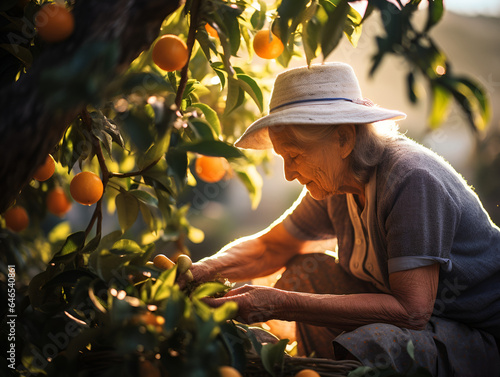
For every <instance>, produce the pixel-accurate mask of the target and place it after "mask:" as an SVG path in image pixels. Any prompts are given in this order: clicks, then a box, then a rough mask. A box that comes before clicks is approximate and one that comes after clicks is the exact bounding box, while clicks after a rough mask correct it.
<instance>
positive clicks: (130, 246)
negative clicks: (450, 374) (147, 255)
mask: <svg viewBox="0 0 500 377" xmlns="http://www.w3.org/2000/svg"><path fill="white" fill-rule="evenodd" d="M109 251H110V252H111V253H113V254H117V255H125V254H142V249H141V247H140V246H139V245H138V244H137V242H135V241H133V240H128V239H121V240H118V241H116V242H115V243H114V244H113V246H112V247H111V249H110V250H109Z"/></svg>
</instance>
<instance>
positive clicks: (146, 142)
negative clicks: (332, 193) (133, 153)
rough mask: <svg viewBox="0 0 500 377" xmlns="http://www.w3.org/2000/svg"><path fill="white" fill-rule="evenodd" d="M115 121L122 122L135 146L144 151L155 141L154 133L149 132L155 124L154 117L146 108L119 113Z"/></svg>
mask: <svg viewBox="0 0 500 377" xmlns="http://www.w3.org/2000/svg"><path fill="white" fill-rule="evenodd" d="M115 121H116V122H117V123H118V124H120V125H121V126H122V127H123V128H122V129H123V130H124V131H125V133H126V134H127V135H128V136H129V139H130V141H131V142H132V144H133V146H135V147H136V148H137V149H139V151H141V152H144V151H146V150H147V149H148V148H150V146H151V144H152V143H153V142H154V137H153V135H152V134H151V133H150V132H149V127H150V126H152V125H153V123H154V121H153V119H152V118H151V117H150V116H148V115H147V114H146V112H145V111H144V110H142V111H140V109H138V108H135V109H134V110H131V111H127V112H124V113H119V114H118V116H117V117H116V118H115Z"/></svg>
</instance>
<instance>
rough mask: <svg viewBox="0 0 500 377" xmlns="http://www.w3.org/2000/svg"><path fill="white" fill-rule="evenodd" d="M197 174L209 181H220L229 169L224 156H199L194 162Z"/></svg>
mask: <svg viewBox="0 0 500 377" xmlns="http://www.w3.org/2000/svg"><path fill="white" fill-rule="evenodd" d="M194 167H195V171H196V174H197V175H198V177H200V179H202V180H204V181H205V182H208V183H214V182H219V181H220V180H221V179H222V178H224V176H225V175H226V173H227V171H228V170H229V163H228V162H227V160H226V159H225V158H224V157H211V156H199V157H198V158H197V159H196V161H195V164H194Z"/></svg>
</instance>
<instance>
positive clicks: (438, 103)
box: [427, 83, 451, 128]
mask: <svg viewBox="0 0 500 377" xmlns="http://www.w3.org/2000/svg"><path fill="white" fill-rule="evenodd" d="M450 100H451V93H450V91H449V90H448V89H446V88H445V87H443V86H442V85H440V84H437V83H432V109H431V113H430V114H429V117H428V120H427V121H428V123H429V126H430V127H431V128H436V127H438V126H439V125H440V124H441V123H442V122H443V121H444V120H445V119H446V117H447V116H448V112H449V107H450Z"/></svg>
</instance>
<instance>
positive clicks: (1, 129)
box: [0, 0, 489, 376]
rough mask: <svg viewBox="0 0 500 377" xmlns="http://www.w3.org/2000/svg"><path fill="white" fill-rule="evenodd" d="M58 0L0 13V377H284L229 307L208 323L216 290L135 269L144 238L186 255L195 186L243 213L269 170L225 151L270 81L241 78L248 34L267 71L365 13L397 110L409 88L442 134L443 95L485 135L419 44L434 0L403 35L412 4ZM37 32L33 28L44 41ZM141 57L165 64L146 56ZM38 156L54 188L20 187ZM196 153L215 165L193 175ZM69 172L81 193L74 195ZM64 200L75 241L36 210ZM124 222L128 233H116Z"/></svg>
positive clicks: (277, 348) (354, 26)
mask: <svg viewBox="0 0 500 377" xmlns="http://www.w3.org/2000/svg"><path fill="white" fill-rule="evenodd" d="M59 3H60V5H62V6H63V5H65V7H66V9H67V10H68V11H69V13H68V14H69V15H70V19H68V18H67V14H66V13H65V12H62V13H61V12H60V10H61V9H60V8H57V9H58V11H57V12H53V11H51V10H50V8H45V7H46V5H43V4H40V3H39V2H37V1H29V2H27V1H18V0H5V1H3V2H2V5H1V6H0V12H1V13H0V20H1V24H0V32H1V35H0V38H1V40H0V60H1V61H2V65H1V68H0V85H1V87H0V108H1V111H0V144H1V147H0V213H3V214H4V215H3V216H2V218H1V220H0V247H1V249H2V250H1V251H2V253H1V255H0V258H1V261H2V264H1V273H2V277H3V278H2V300H4V302H7V303H8V306H7V309H6V311H4V312H3V318H4V321H3V322H2V326H3V330H4V331H3V333H4V334H9V342H3V344H6V345H7V348H8V349H7V350H6V351H5V352H3V353H2V358H1V360H2V363H1V365H0V367H1V368H2V371H5V373H13V374H14V375H23V376H24V375H26V376H28V375H50V376H67V375H73V374H77V375H82V376H86V375H89V374H91V373H97V374H99V375H106V374H110V375H115V374H117V373H121V374H122V375H127V376H136V375H141V376H150V375H153V376H159V375H167V373H168V375H183V376H205V375H206V376H209V375H219V373H220V367H221V366H223V365H232V366H233V367H235V368H236V369H239V370H240V372H244V370H245V368H246V365H247V364H246V360H247V356H248V354H249V353H250V351H253V352H254V354H256V355H257V356H258V357H260V358H261V363H262V365H263V368H264V369H266V370H268V371H269V372H270V373H272V374H274V373H279V372H280V371H282V369H280V365H281V366H282V367H283V363H282V360H283V356H284V352H283V350H284V347H285V345H286V341H285V342H283V341H280V342H278V343H277V344H276V345H272V344H268V345H264V346H262V345H261V344H260V343H259V342H257V340H256V338H255V337H254V336H253V335H252V332H250V331H247V329H245V328H244V327H243V326H242V325H240V324H235V323H234V322H230V321H228V320H229V319H231V318H233V317H234V315H235V313H236V307H235V306H234V305H231V304H228V305H225V306H223V307H221V308H218V309H210V308H208V307H206V306H205V305H204V304H203V302H202V301H201V300H200V299H201V298H202V297H204V296H207V295H216V294H220V293H221V292H224V291H225V290H226V289H228V282H225V281H220V282H209V283H206V284H203V285H201V286H193V284H189V283H188V284H184V285H182V287H181V286H180V285H179V284H177V283H176V281H177V280H176V279H177V278H178V276H179V275H184V281H187V280H189V279H186V276H188V275H189V274H188V271H189V270H185V264H184V263H183V267H182V269H181V268H180V267H179V266H178V265H175V266H173V267H172V268H170V269H167V270H165V271H163V270H161V269H159V268H157V267H156V266H155V264H152V263H150V262H148V261H149V260H150V259H152V257H153V256H154V255H155V254H157V251H155V245H156V244H157V243H158V242H159V241H164V242H166V241H169V242H172V243H174V244H175V246H176V249H177V250H178V252H180V253H187V254H188V253H189V250H188V249H187V248H186V245H185V243H184V241H185V239H186V237H187V238H192V239H195V238H199V235H200V231H199V230H197V229H195V228H193V227H192V226H191V225H190V223H189V221H188V213H189V208H188V206H181V205H179V204H178V203H179V201H178V199H179V197H180V196H181V195H182V194H183V193H185V192H186V191H189V190H191V189H192V188H193V187H194V186H196V185H197V184H199V183H200V184H201V182H200V181H198V180H196V179H195V178H194V177H195V176H196V175H197V174H199V176H198V178H201V180H203V179H205V180H206V181H207V180H208V181H209V182H210V183H209V184H212V185H217V184H220V183H217V182H218V180H219V179H222V177H224V176H228V175H229V176H230V175H231V174H230V173H229V170H231V171H232V172H234V176H236V177H237V179H240V180H241V181H242V182H243V183H244V184H245V186H246V187H247V188H248V192H249V195H250V197H251V199H252V204H253V205H254V206H255V205H256V204H257V203H258V201H259V197H260V181H259V176H258V174H257V173H256V170H255V166H256V165H259V164H261V163H265V161H267V159H268V156H267V155H266V154H265V153H264V154H262V153H247V152H245V153H244V152H242V151H240V150H238V149H236V148H234V147H233V146H232V143H233V142H234V141H235V139H236V138H237V137H238V136H239V135H240V134H241V133H242V132H243V129H244V127H245V126H246V125H248V123H249V122H250V121H251V120H253V119H254V118H256V117H257V116H259V113H262V112H263V110H264V107H265V106H264V93H263V91H262V88H261V85H260V83H259V81H260V80H261V79H262V78H263V77H264V76H265V75H268V74H270V73H271V71H270V68H269V66H267V65H263V66H262V67H263V68H260V69H259V68H258V67H257V66H255V65H254V64H251V63H252V61H253V58H254V50H253V44H252V42H253V38H254V36H255V35H256V34H257V33H258V32H259V31H261V30H267V31H266V32H265V33H266V34H267V35H268V36H269V39H266V38H263V39H261V40H260V41H259V44H258V45H259V49H263V50H264V51H265V50H266V42H269V43H271V42H272V43H273V44H274V45H276V39H275V38H279V39H280V40H281V43H280V44H278V45H279V46H278V47H280V49H279V50H281V46H280V45H281V44H282V45H283V47H284V49H283V52H282V53H281V54H280V56H279V57H277V59H276V60H277V62H278V63H279V64H280V65H281V66H283V67H286V66H287V65H288V64H289V63H290V61H291V59H292V58H294V59H296V58H298V59H303V60H304V63H305V64H311V63H312V62H313V61H315V60H322V59H323V60H324V59H326V58H327V57H328V56H329V54H330V53H331V52H332V51H333V50H334V49H335V48H336V47H337V45H338V43H339V41H340V39H341V38H343V36H345V37H347V38H348V39H349V41H350V43H351V44H352V45H353V46H354V47H355V46H356V45H357V43H358V40H359V38H360V37H361V35H362V28H363V22H364V21H365V20H366V19H367V18H368V17H373V15H378V17H380V19H381V22H382V24H383V26H384V31H383V33H382V34H381V35H379V36H377V37H376V39H375V41H374V43H376V46H377V49H378V50H377V53H376V54H375V55H374V56H373V65H372V68H371V73H372V74H374V73H375V72H376V70H377V67H379V65H380V64H381V62H382V60H383V57H384V56H386V55H387V54H396V55H399V56H402V57H404V58H405V59H407V61H408V63H409V64H408V67H409V72H408V76H407V77H408V80H407V82H408V95H409V98H410V100H412V101H416V96H415V91H414V85H415V81H416V80H424V81H425V82H427V84H428V87H429V92H430V94H431V96H432V98H433V102H432V107H431V110H430V112H429V113H430V116H429V121H430V125H431V126H437V125H439V123H440V122H441V121H442V120H443V116H444V115H443V114H445V113H446V111H445V110H446V108H447V107H448V106H449V104H450V99H451V98H454V99H456V100H457V101H458V103H459V105H460V106H461V107H462V109H463V111H465V113H466V114H467V115H468V118H469V120H470V124H471V126H472V127H473V129H475V130H481V129H483V128H484V126H485V124H486V123H487V121H488V116H489V106H488V102H487V99H486V97H485V94H484V91H483V90H482V89H481V88H480V87H478V85H477V84H475V83H474V82H473V80H471V79H470V78H467V77H463V76H458V75H456V74H455V72H453V71H452V69H451V67H450V65H449V62H448V61H447V59H446V57H445V55H444V54H443V53H442V52H441V50H440V49H439V48H438V46H437V44H436V43H435V42H434V41H433V39H432V38H431V37H430V36H429V34H428V32H429V31H430V30H431V29H432V27H433V26H434V25H435V24H436V23H438V22H439V20H440V18H441V16H442V14H443V3H442V1H438V0H436V1H430V2H429V4H428V7H427V10H426V12H427V23H426V24H425V25H424V26H423V27H421V28H418V27H416V26H415V25H414V24H413V22H412V16H413V15H414V13H415V12H416V11H417V8H418V5H419V3H420V1H417V0H414V1H410V2H407V3H406V4H402V3H400V2H399V1H396V2H395V3H393V2H387V1H383V0H370V1H369V2H368V5H367V8H366V11H365V12H364V14H363V16H361V15H360V14H359V13H358V12H357V11H356V10H355V9H354V8H353V7H352V6H351V4H350V3H349V2H348V1H347V0H298V1H297V0H295V1H292V0H282V1H277V2H276V4H270V2H264V1H257V2H248V1H245V0H235V1H224V0H203V1H202V0H188V1H186V2H185V3H184V2H181V1H169V2H166V1H164V0H147V1H146V0H132V1H130V0H127V1H125V0H87V1H82V0H76V1H68V2H66V4H64V1H62V2H59ZM41 7H42V9H44V10H43V13H38V12H40V9H41ZM56 13H57V14H56ZM52 14H56V15H57V17H60V15H61V14H64V16H63V21H62V23H63V25H62V26H61V28H62V29H61V33H58V27H57V23H56V24H55V25H53V24H50V22H52V21H53V19H51V15H52ZM37 15H38V19H37ZM40 15H43V18H42V16H40ZM58 19H59V18H58ZM56 21H57V20H56ZM57 22H60V21H57ZM35 25H38V28H39V29H40V31H42V30H44V28H47V27H48V30H49V31H50V33H49V34H50V37H48V38H47V37H45V39H44V38H43V32H42V33H41V35H40V34H39V33H37V29H36V27H35ZM47 25H48V26H47ZM207 25H209V26H210V27H207ZM207 30H209V31H210V34H208V32H207ZM214 31H215V32H214ZM166 35H169V36H168V37H167V38H165V36H166ZM157 40H158V41H161V42H160V43H159V44H158V45H157V44H156V43H155V42H156V41H157ZM167 40H175V41H177V42H179V41H180V42H181V43H177V44H176V45H175V46H172V45H171V44H169V43H165V41H167ZM155 47H156V48H158V49H160V48H161V49H164V48H166V50H158V51H157V52H156V53H155V50H154V49H155ZM172 59H173V62H172V61H171V60H172ZM165 60H166V61H167V62H165ZM167 63H168V64H167ZM162 68H165V69H166V70H163V69H162ZM49 154H51V155H52V156H53V157H54V159H55V160H56V162H57V164H56V169H55V170H56V172H55V174H54V175H52V176H51V177H50V178H48V179H46V180H41V181H37V180H33V176H34V175H35V174H36V172H37V171H38V169H39V167H40V166H42V165H43V164H44V162H45V161H46V159H47V156H48V155H49ZM199 156H208V157H218V158H223V159H219V160H205V162H204V163H203V164H202V159H204V158H205V157H199ZM197 158H199V159H200V162H199V163H198V164H197V163H196V159H197ZM206 161H211V162H210V163H207V162H206ZM212 161H218V163H213V162H212ZM197 165H198V167H197V168H198V173H197V172H196V166H197ZM201 165H203V167H201ZM191 168H192V170H191ZM207 168H208V169H209V170H210V169H217V170H218V171H211V172H210V171H209V172H207V171H206V169H207ZM80 172H85V174H84V175H81V174H82V173H80ZM79 173H80V174H79ZM226 173H229V174H226ZM82 176H85V177H91V178H92V179H91V180H90V181H89V180H85V184H84V183H81V182H80V178H79V177H82ZM75 177H76V178H75ZM207 177H208V178H207ZM44 178H45V177H44ZM88 181H89V182H90V183H89V182H88ZM87 183H88V184H89V185H87ZM205 184H206V183H205ZM54 192H56V193H57V196H58V199H57V202H58V203H59V204H57V205H55V204H54V203H55V202H54V201H55V199H54V198H53V195H54V194H53V193H54ZM71 195H75V196H76V197H75V198H74V199H75V201H77V202H79V203H84V204H89V205H90V204H91V205H92V206H93V207H92V214H91V216H90V219H89V222H88V224H86V225H85V226H83V227H82V229H73V230H71V229H69V226H68V225H67V223H66V222H60V220H58V221H55V220H54V218H53V217H52V218H51V217H50V216H52V215H50V214H48V213H53V214H56V215H57V216H65V214H66V213H67V212H68V211H69V210H70V207H72V208H73V209H75V208H76V210H77V209H79V208H83V207H82V206H80V204H76V203H75V204H74V205H73V206H71V203H70V202H69V201H68V199H69V198H71ZM47 203H51V204H49V205H48V204H47ZM92 203H95V204H92ZM47 205H48V207H47ZM13 206H14V207H13ZM12 207H13V208H15V209H16V211H17V212H18V213H21V214H22V224H21V225H23V226H22V227H21V226H11V227H9V226H7V225H8V221H9V220H8V219H9V216H8V213H9V212H8V209H9V208H12ZM20 208H22V209H21V210H20ZM105 210H107V211H108V212H111V213H116V214H117V218H118V223H119V228H120V229H119V230H116V231H113V232H111V233H107V234H103V215H104V211H105ZM25 214H27V216H28V217H29V218H28V219H26V216H24V215H25ZM139 218H142V223H143V224H144V229H142V228H141V231H140V232H139V233H137V232H131V231H130V229H131V228H132V227H133V226H134V224H136V222H138V219H139ZM47 219H49V220H47ZM28 224H29V225H28ZM25 226H27V228H26V229H24V230H22V228H24V227H25ZM16 230H17V231H18V232H16ZM181 259H183V260H185V257H183V258H181ZM181 270H182V271H181ZM186 274H187V275H186ZM181 280H182V279H181ZM181 288H182V289H181ZM3 307H5V306H3ZM5 355H7V358H5ZM292 372H293V370H288V371H287V373H289V374H290V373H292Z"/></svg>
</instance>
